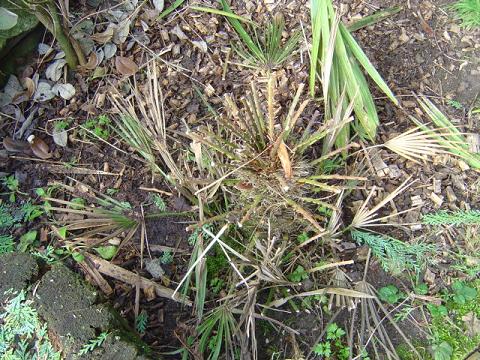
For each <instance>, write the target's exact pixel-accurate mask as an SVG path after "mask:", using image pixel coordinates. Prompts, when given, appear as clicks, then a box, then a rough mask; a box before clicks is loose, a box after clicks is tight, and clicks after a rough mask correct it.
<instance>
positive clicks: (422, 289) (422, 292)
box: [413, 283, 428, 295]
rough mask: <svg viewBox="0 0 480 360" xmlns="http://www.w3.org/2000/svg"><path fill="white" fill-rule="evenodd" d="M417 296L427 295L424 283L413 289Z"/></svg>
mask: <svg viewBox="0 0 480 360" xmlns="http://www.w3.org/2000/svg"><path fill="white" fill-rule="evenodd" d="M413 291H414V292H415V294H417V295H427V294H428V285H427V284H425V283H420V284H418V285H417V286H415V288H414V289H413Z"/></svg>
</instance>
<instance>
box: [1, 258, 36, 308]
mask: <svg viewBox="0 0 480 360" xmlns="http://www.w3.org/2000/svg"><path fill="white" fill-rule="evenodd" d="M37 274H38V265H37V262H36V261H35V259H34V258H33V257H32V256H31V255H29V254H25V253H6V254H2V255H0V302H3V301H4V299H5V296H4V293H5V292H6V291H8V290H13V291H20V290H22V289H23V288H25V287H26V286H27V285H28V282H29V280H31V279H32V278H33V277H35V276H36V275H37Z"/></svg>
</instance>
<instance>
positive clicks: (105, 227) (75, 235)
mask: <svg viewBox="0 0 480 360" xmlns="http://www.w3.org/2000/svg"><path fill="white" fill-rule="evenodd" d="M58 186H59V189H63V190H64V192H65V194H68V195H69V197H70V200H64V199H62V198H60V197H53V196H45V197H44V200H45V201H46V205H45V208H46V210H48V211H49V212H52V213H54V214H55V220H54V223H55V229H56V232H57V234H59V236H60V237H61V238H64V239H65V241H66V243H71V245H73V246H75V247H85V248H92V247H94V246H98V245H100V244H103V243H105V242H107V241H109V240H112V239H114V238H123V240H122V244H120V246H122V245H123V244H124V243H126V242H127V241H129V240H130V239H131V238H132V237H133V235H134V234H135V232H136V231H137V229H138V227H139V225H140V224H141V216H140V215H139V214H136V213H135V212H134V211H133V210H132V209H131V206H130V204H128V203H126V202H121V201H118V200H115V199H113V198H111V197H109V196H107V195H104V194H101V193H99V192H98V191H95V190H94V189H92V188H90V187H88V186H86V185H85V184H82V183H80V182H76V184H75V186H70V185H66V184H58ZM58 226H60V228H57V227H58Z"/></svg>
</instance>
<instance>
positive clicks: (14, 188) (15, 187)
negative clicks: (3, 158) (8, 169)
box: [2, 175, 20, 203]
mask: <svg viewBox="0 0 480 360" xmlns="http://www.w3.org/2000/svg"><path fill="white" fill-rule="evenodd" d="M2 184H3V186H5V187H6V188H7V189H8V190H9V193H7V194H9V198H8V199H9V200H10V202H11V203H14V202H15V200H16V196H15V195H16V193H18V192H19V185H20V184H19V182H18V179H17V178H16V177H15V175H10V176H6V177H4V178H3V179H2Z"/></svg>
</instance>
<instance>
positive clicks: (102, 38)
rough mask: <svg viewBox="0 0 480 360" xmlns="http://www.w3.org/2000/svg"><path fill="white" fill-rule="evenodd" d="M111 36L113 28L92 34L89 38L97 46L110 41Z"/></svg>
mask: <svg viewBox="0 0 480 360" xmlns="http://www.w3.org/2000/svg"><path fill="white" fill-rule="evenodd" d="M112 36H113V27H111V26H110V27H108V28H107V30H105V31H104V32H101V33H96V34H93V35H92V36H90V38H91V39H92V40H93V41H95V42H97V43H99V44H106V43H107V42H109V41H110V40H111V39H112Z"/></svg>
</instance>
